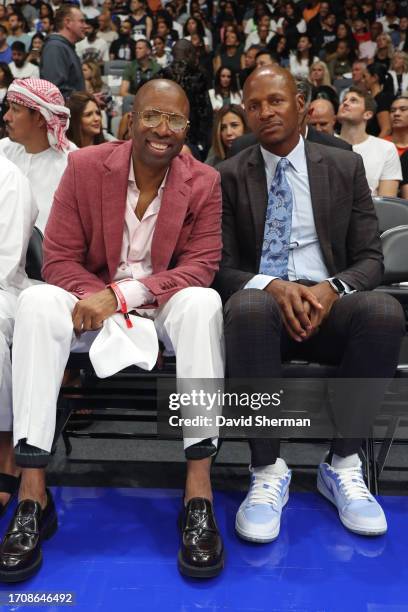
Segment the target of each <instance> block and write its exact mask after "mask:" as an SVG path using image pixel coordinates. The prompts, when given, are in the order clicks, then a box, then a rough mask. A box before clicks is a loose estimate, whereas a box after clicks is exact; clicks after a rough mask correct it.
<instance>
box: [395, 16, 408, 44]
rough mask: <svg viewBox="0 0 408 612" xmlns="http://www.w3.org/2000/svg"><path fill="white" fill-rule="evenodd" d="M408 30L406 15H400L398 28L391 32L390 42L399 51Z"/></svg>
mask: <svg viewBox="0 0 408 612" xmlns="http://www.w3.org/2000/svg"><path fill="white" fill-rule="evenodd" d="M407 32H408V16H406V17H401V19H400V22H399V27H398V30H396V31H394V32H392V33H391V39H392V44H393V45H394V47H397V48H398V49H399V50H400V51H402V50H403V49H404V46H405V42H406V40H407Z"/></svg>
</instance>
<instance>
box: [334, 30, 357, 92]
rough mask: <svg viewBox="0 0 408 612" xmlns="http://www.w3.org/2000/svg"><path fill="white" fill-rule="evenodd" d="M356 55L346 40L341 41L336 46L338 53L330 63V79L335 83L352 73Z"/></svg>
mask: <svg viewBox="0 0 408 612" xmlns="http://www.w3.org/2000/svg"><path fill="white" fill-rule="evenodd" d="M354 60H355V55H354V52H353V50H352V49H351V48H350V46H349V43H348V42H347V41H346V40H340V41H339V42H338V43H337V46H336V52H335V53H334V54H333V56H332V59H331V60H330V62H329V63H328V68H329V72H330V77H331V79H332V81H333V83H334V81H335V80H336V79H341V78H343V75H344V74H347V73H349V72H351V68H352V65H353V62H354Z"/></svg>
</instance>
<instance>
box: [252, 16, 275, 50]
mask: <svg viewBox="0 0 408 612" xmlns="http://www.w3.org/2000/svg"><path fill="white" fill-rule="evenodd" d="M274 36H275V31H274V30H273V29H272V25H271V18H270V17H269V15H263V16H262V17H260V18H259V21H258V25H257V28H256V30H255V32H251V33H250V34H248V36H247V38H246V41H245V51H246V50H247V49H249V47H252V45H260V46H261V47H266V45H267V44H268V43H269V41H270V40H271V39H272V38H273V37H274Z"/></svg>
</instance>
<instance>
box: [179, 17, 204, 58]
mask: <svg viewBox="0 0 408 612" xmlns="http://www.w3.org/2000/svg"><path fill="white" fill-rule="evenodd" d="M192 34H199V35H200V36H201V37H202V39H203V40H204V45H205V49H206V51H207V53H208V52H209V50H210V42H209V40H208V38H207V37H206V35H205V33H204V26H203V24H202V23H201V21H199V20H198V19H196V18H195V17H189V18H188V19H187V21H186V23H185V24H184V28H183V37H184V38H185V39H186V40H189V41H191V36H192Z"/></svg>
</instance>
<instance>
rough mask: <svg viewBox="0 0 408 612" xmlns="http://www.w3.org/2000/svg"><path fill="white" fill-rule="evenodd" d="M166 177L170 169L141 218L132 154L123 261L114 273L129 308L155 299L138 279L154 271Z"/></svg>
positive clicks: (121, 260) (121, 255)
mask: <svg viewBox="0 0 408 612" xmlns="http://www.w3.org/2000/svg"><path fill="white" fill-rule="evenodd" d="M166 178H167V172H166V175H165V177H164V179H163V181H162V183H161V185H160V187H159V189H158V192H157V195H156V197H155V198H154V200H153V201H152V202H151V203H150V205H149V206H148V208H147V210H146V212H145V214H144V216H143V219H142V220H141V221H139V219H138V218H137V216H136V212H135V211H136V206H137V202H138V200H139V195H140V189H138V187H137V185H136V180H135V173H134V170H133V163H132V158H130V167H129V182H128V189H127V196H126V211H125V225H124V231H123V241H122V248H121V251H120V262H119V266H118V269H117V271H116V274H115V277H114V281H115V282H116V283H117V284H119V285H120V290H121V291H122V293H123V296H124V298H125V300H126V303H127V307H128V310H132V308H137V307H138V306H143V305H144V304H149V302H154V296H153V295H152V293H150V291H149V290H148V289H147V288H146V287H145V286H144V285H143V284H142V283H139V281H138V280H137V279H139V278H145V277H146V276H150V275H151V274H152V272H153V269H152V261H151V247H152V239H153V234H154V230H155V227H156V221H157V216H158V214H159V210H160V205H161V201H162V197H163V191H164V186H165V184H166ZM118 308H119V309H120V304H118Z"/></svg>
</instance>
